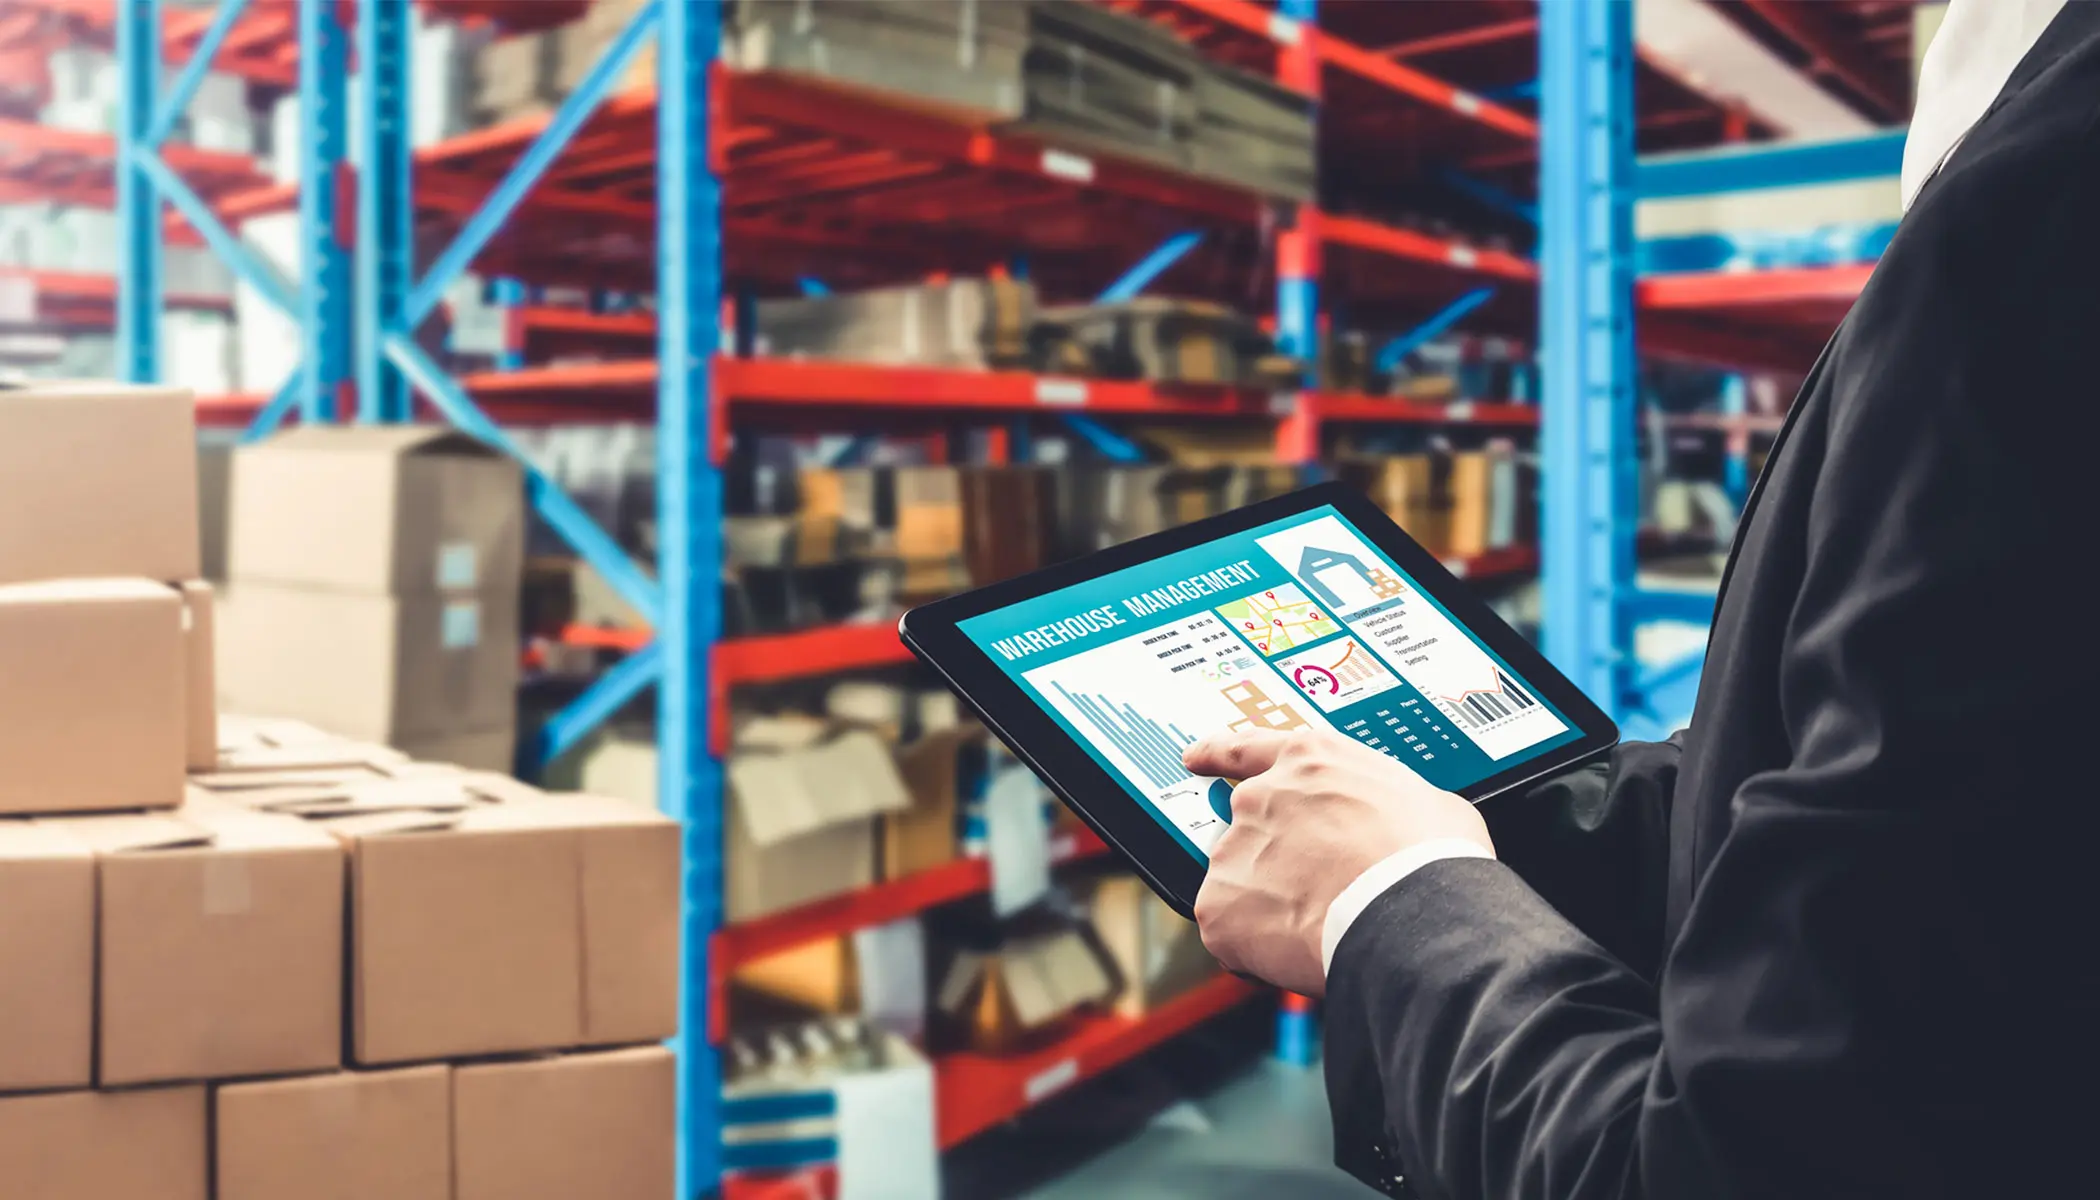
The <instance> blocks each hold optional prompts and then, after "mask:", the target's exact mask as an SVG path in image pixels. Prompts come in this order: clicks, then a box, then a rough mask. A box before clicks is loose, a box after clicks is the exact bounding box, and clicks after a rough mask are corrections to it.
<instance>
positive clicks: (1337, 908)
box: [1320, 838, 1495, 975]
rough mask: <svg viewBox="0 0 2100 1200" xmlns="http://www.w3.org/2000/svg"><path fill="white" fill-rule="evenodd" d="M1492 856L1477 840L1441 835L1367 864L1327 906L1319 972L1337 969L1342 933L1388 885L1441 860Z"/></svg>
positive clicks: (1321, 929) (1324, 972)
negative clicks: (1336, 962)
mask: <svg viewBox="0 0 2100 1200" xmlns="http://www.w3.org/2000/svg"><path fill="white" fill-rule="evenodd" d="M1493 857H1495V856H1494V855H1493V854H1490V853H1488V851H1487V849H1486V848H1485V847H1483V846H1481V845H1480V843H1478V842H1469V841H1467V840H1466V839H1464V838H1438V839H1436V840H1435V841H1429V842H1417V843H1416V844H1414V845H1412V846H1409V847H1408V848H1407V849H1405V850H1401V851H1398V852H1397V853H1394V854H1390V855H1388V856H1386V857H1385V858H1382V859H1380V860H1378V861H1377V862H1375V863H1372V864H1371V865H1370V866H1369V867H1366V868H1365V869H1364V873H1363V874H1361V875H1358V876H1357V877H1356V882H1354V883H1352V884H1350V885H1349V886H1348V887H1345V888H1343V889H1342V894H1341V895H1339V896H1336V897H1335V898H1334V903H1332V904H1329V905H1328V906H1327V922H1326V924H1325V925H1323V926H1321V928H1320V973H1321V974H1322V975H1325V974H1326V973H1327V972H1329V971H1331V970H1333V969H1334V948H1335V947H1336V946H1339V945H1341V944H1342V935H1343V934H1345V933H1348V932H1349V927H1350V926H1351V925H1354V924H1356V918H1358V917H1360V916H1362V915H1363V912H1364V910H1365V909H1367V908H1369V907H1371V901H1373V900H1376V899H1378V898H1379V897H1380V896H1383V895H1385V893H1386V890H1387V889H1388V888H1391V887H1392V886H1393V885H1394V884H1396V883H1398V882H1400V881H1401V880H1403V879H1405V878H1407V877H1408V876H1409V875H1412V874H1414V873H1415V872H1416V871H1419V870H1421V869H1422V868H1423V867H1425V866H1428V865H1429V864H1430V863H1433V862H1436V861H1437V860H1439V859H1445V858H1493Z"/></svg>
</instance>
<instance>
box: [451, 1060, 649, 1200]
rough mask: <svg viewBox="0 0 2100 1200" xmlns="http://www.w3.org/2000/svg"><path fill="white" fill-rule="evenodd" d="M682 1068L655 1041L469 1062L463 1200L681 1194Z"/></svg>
mask: <svg viewBox="0 0 2100 1200" xmlns="http://www.w3.org/2000/svg"><path fill="white" fill-rule="evenodd" d="M677 1090H678V1085H677V1074H676V1067H675V1061H674V1060H673V1058H672V1056H671V1052H670V1051H668V1050H665V1049H663V1048H661V1047H656V1046H651V1047H646V1048H642V1049H634V1050H615V1051H611V1052H609V1053H604V1054H576V1055H565V1056H562V1057H559V1058H542V1059H532V1060H528V1061H525V1062H500V1063H483V1064H479V1065H475V1066H463V1067H460V1068H459V1069H458V1070H457V1071H456V1072H454V1075H453V1081H452V1138H453V1172H454V1174H453V1179H454V1191H453V1196H454V1198H455V1200H582V1198H583V1197H589V1200H661V1197H664V1196H669V1195H671V1194H672V1192H673V1191H675V1190H676V1180H675V1179H674V1172H675V1166H674V1163H675V1157H676V1149H675V1146H676V1129H677V1117H676V1108H677Z"/></svg>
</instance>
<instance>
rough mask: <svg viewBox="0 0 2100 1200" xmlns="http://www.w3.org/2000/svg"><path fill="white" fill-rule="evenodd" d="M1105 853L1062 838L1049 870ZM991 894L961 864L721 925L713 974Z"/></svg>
mask: <svg viewBox="0 0 2100 1200" xmlns="http://www.w3.org/2000/svg"><path fill="white" fill-rule="evenodd" d="M1107 853H1108V847H1107V845H1105V844H1104V843H1103V842H1102V841H1101V839H1100V838H1098V837H1096V836H1094V834H1093V833H1091V832H1066V833H1063V834H1060V835H1058V836H1057V837H1056V838H1055V839H1053V840H1052V842H1051V844H1050V862H1051V864H1052V865H1053V866H1058V865H1062V864H1064V863H1070V862H1080V861H1083V860H1085V859H1089V858H1099V857H1101V856H1102V855H1105V854H1107ZM991 888H992V868H991V864H990V862H988V861H987V860H985V859H982V858H963V859H957V860H956V861H955V862H952V863H949V864H947V865H946V866H941V867H935V868H933V869H932V870H929V871H920V872H918V873H917V874H915V875H910V876H907V877H905V878H903V879H897V880H892V881H890V882H888V883H878V884H875V885H874V886H872V887H865V888H861V889H860V890H859V891H855V892H849V893H847V894H845V895H842V896H832V897H829V898H827V899H823V900H818V901H815V902H814V903H811V904H805V905H803V906H801V907H800V908H794V909H790V910H788V911H787V912H782V913H775V914H773V915H771V916H767V917H760V918H758V919H757V920H753V921H743V922H740V923H738V924H734V925H725V926H723V927H722V929H721V930H720V931H719V932H718V933H716V934H715V940H714V947H713V958H712V961H713V962H714V964H715V966H714V967H713V970H714V972H715V973H716V974H717V975H718V976H719V977H720V978H723V979H726V978H727V977H728V974H729V973H730V972H733V971H735V970H736V969H737V968H738V967H741V966H743V965H745V964H747V963H753V962H757V961H758V960H759V959H762V958H766V957H768V956H771V955H774V954H778V953H780V952H781V951H783V950H792V949H794V948H795V947H797V946H802V945H806V944H808V943H810V942H814V941H819V940H822V939H824V938H831V937H842V936H844V935H846V934H849V933H853V932H855V931H856V930H861V929H873V928H874V927H875V926H877V925H887V924H889V923H890V922H891V921H896V920H900V919H902V918H904V917H909V916H913V915H915V914H917V913H922V912H925V911H926V910H927V909H930V908H939V907H940V906H941V905H943V904H952V903H954V902H955V901H957V900H963V899H967V898H969V897H971V896H981V895H983V894H985V893H987V892H989V891H990V890H991Z"/></svg>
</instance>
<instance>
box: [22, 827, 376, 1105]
mask: <svg viewBox="0 0 2100 1200" xmlns="http://www.w3.org/2000/svg"><path fill="white" fill-rule="evenodd" d="M49 823H50V824H52V825H54V826H57V827H59V828H61V829H63V830H64V831H65V832H66V833H67V834H69V835H71V836H73V837H75V838H78V839H79V840H80V841H82V842H85V843H86V844H87V845H89V846H90V847H92V848H93V849H94V851H95V860H96V893H97V902H98V907H99V911H100V914H101V918H100V920H101V925H100V929H101V938H100V944H99V947H98V950H97V954H96V959H97V983H96V1006H95V1007H96V1013H97V1016H98V1034H97V1036H98V1042H97V1045H98V1053H97V1066H96V1080H95V1081H96V1083H97V1084H100V1085H102V1086H105V1087H109V1086H117V1085H122V1084H133V1083H154V1082H159V1081H163V1080H188V1079H222V1078H227V1077H231V1076H239V1075H270V1074H277V1073H284V1072H292V1071H313V1070H320V1069H324V1068H330V1067H334V1066H337V1065H338V1064H339V1063H340V1062H341V1061H342V1025H343V1021H342V1011H343V1000H342V997H343V982H342V980H343V966H342V964H343V855H342V851H341V849H339V848H338V847H337V846H336V845H335V844H334V843H333V842H332V841H331V840H330V839H329V837H328V836H327V835H326V834H324V833H322V832H320V831H319V830H317V829H314V828H312V827H311V826H309V825H307V824H306V823H304V822H302V821H298V820H295V819H293V818H291V817H284V816H278V815H276V814H272V813H259V812H251V811H248V810H244V809H238V808H234V807H232V806H230V805H217V804H210V803H202V804H192V805H186V806H184V807H183V808H182V809H180V810H178V811H176V812H173V813H158V814H127V815H121V816H97V817H73V818H58V819H54V820H52V821H50V822H49Z"/></svg>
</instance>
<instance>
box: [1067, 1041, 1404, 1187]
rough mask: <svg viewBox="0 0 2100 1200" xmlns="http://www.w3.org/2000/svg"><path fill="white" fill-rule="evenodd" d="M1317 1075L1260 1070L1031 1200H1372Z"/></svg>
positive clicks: (1160, 1120)
mask: <svg viewBox="0 0 2100 1200" xmlns="http://www.w3.org/2000/svg"><path fill="white" fill-rule="evenodd" d="M1332 1162H1333V1153H1332V1150H1331V1142H1330V1138H1329V1133H1328V1124H1327V1095H1326V1092H1325V1091H1324V1090H1323V1086H1322V1083H1321V1079H1320V1072H1319V1070H1318V1069H1317V1068H1314V1069H1312V1070H1305V1069H1301V1068H1296V1067H1286V1066H1283V1065H1281V1064H1279V1063H1267V1062H1265V1063H1257V1064H1254V1065H1252V1066H1251V1067H1249V1068H1248V1070H1247V1073H1246V1074H1244V1075H1242V1076H1241V1077H1240V1078H1238V1079H1235V1080H1233V1081H1232V1082H1230V1083H1228V1084H1226V1085H1225V1086H1223V1087H1221V1088H1219V1089H1217V1090H1216V1091H1213V1092H1211V1093H1210V1094H1209V1095H1206V1096H1201V1097H1198V1098H1196V1099H1193V1100H1187V1101H1183V1102H1181V1103H1180V1104H1177V1105H1176V1106H1174V1107H1172V1108H1169V1109H1167V1110H1166V1111H1164V1112H1162V1113H1161V1114H1159V1115H1158V1116H1157V1117H1155V1118H1154V1119H1153V1120H1152V1121H1151V1122H1149V1123H1148V1124H1147V1125H1146V1127H1145V1129H1144V1130H1143V1132H1141V1133H1139V1134H1138V1135H1137V1136H1136V1137H1134V1138H1132V1139H1130V1140H1129V1141H1126V1142H1123V1143H1122V1144H1120V1145H1118V1146H1115V1147H1114V1148H1112V1149H1109V1150H1107V1151H1104V1152H1103V1153H1102V1154H1101V1155H1099V1156H1098V1157H1096V1158H1094V1159H1092V1160H1091V1161H1089V1162H1087V1163H1085V1164H1084V1165H1082V1166H1080V1167H1079V1168H1077V1169H1076V1170H1073V1171H1071V1172H1069V1173H1067V1174H1066V1175H1065V1176H1064V1177H1063V1178H1061V1179H1058V1180H1056V1181H1054V1182H1052V1183H1049V1184H1046V1185H1044V1186H1042V1187H1039V1188H1037V1189H1035V1190H1034V1191H1031V1192H1029V1193H1027V1200H1096V1198H1098V1197H1103V1196H1113V1197H1115V1198H1116V1200H1194V1198H1196V1197H1202V1198H1203V1200H1275V1198H1276V1197H1279V1196H1288V1197H1290V1198H1291V1200H1364V1197H1367V1196H1369V1195H1370V1194H1371V1193H1370V1192H1369V1191H1368V1190H1367V1189H1366V1188H1365V1187H1364V1186H1363V1185H1362V1184H1360V1183H1358V1182H1356V1181H1355V1180H1353V1179H1351V1178H1349V1177H1348V1176H1346V1175H1344V1174H1342V1173H1341V1172H1340V1171H1338V1170H1336V1169H1335V1168H1334V1167H1333V1165H1332Z"/></svg>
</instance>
